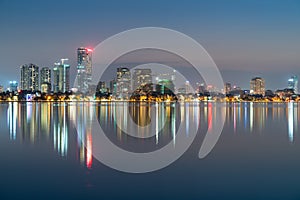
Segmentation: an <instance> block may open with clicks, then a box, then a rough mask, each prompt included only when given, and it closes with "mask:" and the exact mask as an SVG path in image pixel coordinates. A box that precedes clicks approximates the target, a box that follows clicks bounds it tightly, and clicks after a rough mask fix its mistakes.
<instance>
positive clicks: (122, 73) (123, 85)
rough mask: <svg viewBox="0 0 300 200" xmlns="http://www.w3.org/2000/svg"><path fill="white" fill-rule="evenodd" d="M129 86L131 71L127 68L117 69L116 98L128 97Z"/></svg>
mask: <svg viewBox="0 0 300 200" xmlns="http://www.w3.org/2000/svg"><path fill="white" fill-rule="evenodd" d="M130 86H131V73H130V70H129V69H128V68H124V67H120V68H118V69H117V98H120V99H128V98H129V93H130Z"/></svg>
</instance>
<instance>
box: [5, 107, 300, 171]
mask: <svg viewBox="0 0 300 200" xmlns="http://www.w3.org/2000/svg"><path fill="white" fill-rule="evenodd" d="M219 106H220V104H219ZM217 107H218V106H217V104H216V103H211V102H206V103H139V104H136V103H128V102H120V103H116V102H114V103H109V102H102V103H99V104H91V103H88V102H85V103H80V102H78V103H50V102H45V103H35V102H26V103H25V102H24V103H17V102H9V103H8V104H7V110H5V112H6V113H4V115H6V117H7V128H8V131H9V138H10V139H11V140H19V141H21V143H30V144H36V143H40V142H44V141H46V143H47V144H49V145H51V148H53V150H55V152H57V154H58V155H59V156H62V157H75V158H76V159H78V161H79V162H80V163H82V165H85V166H86V167H88V168H91V167H92V163H93V156H92V155H93V154H92V152H93V137H92V125H91V122H92V121H93V120H94V119H93V116H94V113H95V114H96V117H97V119H98V120H99V122H100V124H101V127H102V128H103V130H105V131H107V133H108V134H110V136H111V137H113V138H116V140H118V141H119V142H120V143H122V144H124V145H126V144H127V142H128V140H129V137H128V135H127V134H126V133H124V131H122V130H129V131H136V132H137V133H138V134H140V136H151V138H152V140H151V141H152V143H150V144H151V145H154V146H159V145H161V144H165V143H164V142H166V141H167V142H172V143H173V145H174V147H176V133H177V129H178V127H179V125H180V126H183V127H182V128H183V129H182V130H184V131H185V134H186V136H187V137H189V132H190V130H194V129H195V128H199V127H201V126H203V125H204V126H203V127H206V126H207V129H208V131H211V130H213V127H214V126H215V125H216V123H217V122H216V120H215V119H216V116H218V115H220V114H221V113H222V112H223V110H225V109H226V118H227V119H226V122H227V123H226V126H228V127H229V128H230V130H232V133H240V132H241V133H248V132H250V133H252V134H258V133H259V134H269V132H267V131H266V127H267V126H269V124H270V123H271V122H272V123H274V122H273V121H278V122H280V123H283V124H284V123H286V124H287V129H285V130H286V132H287V135H288V139H289V141H290V142H294V140H295V134H296V133H297V132H298V123H299V120H300V119H299V117H298V115H299V114H300V110H299V108H298V104H295V103H292V102H290V103H288V104H276V103H272V104H267V103H253V102H249V103H227V104H224V105H221V106H220V108H221V109H220V108H217ZM131 119H132V120H131ZM117 120H119V122H120V123H116V121H117ZM132 121H133V122H135V124H136V125H138V126H133V125H132V124H130V123H131V122H132ZM73 125H74V126H75V128H76V130H75V129H74V127H73ZM75 131H76V132H77V134H74V132H75ZM153 133H154V134H153ZM151 134H153V135H151ZM74 141H75V142H74ZM138 142H140V143H142V144H143V143H146V139H145V140H144V139H141V140H140V141H138Z"/></svg>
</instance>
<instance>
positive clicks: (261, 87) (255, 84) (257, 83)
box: [250, 77, 265, 95]
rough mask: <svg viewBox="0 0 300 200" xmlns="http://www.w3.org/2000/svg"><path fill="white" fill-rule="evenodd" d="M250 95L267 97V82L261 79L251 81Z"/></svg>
mask: <svg viewBox="0 0 300 200" xmlns="http://www.w3.org/2000/svg"><path fill="white" fill-rule="evenodd" d="M250 93H251V94H258V95H265V80H264V79H263V78H261V77H255V78H253V79H251V81H250Z"/></svg>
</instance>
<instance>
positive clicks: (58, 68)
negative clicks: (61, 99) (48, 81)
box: [53, 59, 70, 93]
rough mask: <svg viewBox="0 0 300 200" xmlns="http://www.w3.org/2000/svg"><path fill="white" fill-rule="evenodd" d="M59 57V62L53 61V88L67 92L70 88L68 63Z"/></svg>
mask: <svg viewBox="0 0 300 200" xmlns="http://www.w3.org/2000/svg"><path fill="white" fill-rule="evenodd" d="M66 60H68V59H61V63H54V65H55V67H54V68H53V90H54V92H62V93H64V92H67V91H69V90H70V65H68V64H65V63H64V62H65V61H66Z"/></svg>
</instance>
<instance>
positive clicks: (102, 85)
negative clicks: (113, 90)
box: [96, 81, 107, 93]
mask: <svg viewBox="0 0 300 200" xmlns="http://www.w3.org/2000/svg"><path fill="white" fill-rule="evenodd" d="M96 91H97V92H100V93H105V92H107V88H106V83H105V82H104V81H99V82H98V85H97V88H96Z"/></svg>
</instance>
